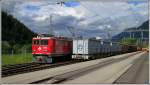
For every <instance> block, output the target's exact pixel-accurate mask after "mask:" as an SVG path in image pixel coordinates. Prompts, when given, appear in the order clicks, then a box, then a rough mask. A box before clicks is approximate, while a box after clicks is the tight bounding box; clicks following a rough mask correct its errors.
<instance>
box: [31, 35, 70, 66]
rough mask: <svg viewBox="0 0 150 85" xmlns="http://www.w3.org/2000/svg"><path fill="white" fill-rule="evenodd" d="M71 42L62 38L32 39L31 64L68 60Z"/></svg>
mask: <svg viewBox="0 0 150 85" xmlns="http://www.w3.org/2000/svg"><path fill="white" fill-rule="evenodd" d="M71 54H72V40H71V39H68V38H64V37H35V38H33V39H32V55H33V62H39V63H52V62H53V61H54V60H57V59H59V58H60V59H61V60H62V59H69V58H71Z"/></svg>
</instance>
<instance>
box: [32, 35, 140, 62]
mask: <svg viewBox="0 0 150 85" xmlns="http://www.w3.org/2000/svg"><path fill="white" fill-rule="evenodd" d="M134 51H137V46H131V45H124V44H119V43H114V42H106V41H102V40H97V39H73V40H72V39H69V38H65V37H34V38H33V39H32V55H33V62H38V63H53V62H54V61H55V60H60V61H61V59H66V60H71V59H84V60H90V59H95V58H104V57H108V56H112V55H117V54H122V53H128V52H134Z"/></svg>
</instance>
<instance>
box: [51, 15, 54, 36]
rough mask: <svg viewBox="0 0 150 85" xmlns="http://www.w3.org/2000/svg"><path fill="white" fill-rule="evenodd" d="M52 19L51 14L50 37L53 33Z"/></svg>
mask: <svg viewBox="0 0 150 85" xmlns="http://www.w3.org/2000/svg"><path fill="white" fill-rule="evenodd" d="M52 18H53V14H50V35H52V36H53V35H54V32H53V26H52Z"/></svg>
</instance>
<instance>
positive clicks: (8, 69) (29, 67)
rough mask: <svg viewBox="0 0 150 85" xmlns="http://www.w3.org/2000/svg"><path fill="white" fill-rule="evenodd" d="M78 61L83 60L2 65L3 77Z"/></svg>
mask: <svg viewBox="0 0 150 85" xmlns="http://www.w3.org/2000/svg"><path fill="white" fill-rule="evenodd" d="M77 62H82V61H81V60H71V61H64V62H59V63H54V64H40V63H24V64H16V65H7V66H2V77H7V76H11V75H16V74H21V73H28V72H33V71H38V70H42V69H48V68H54V67H58V66H62V65H68V64H73V63H77Z"/></svg>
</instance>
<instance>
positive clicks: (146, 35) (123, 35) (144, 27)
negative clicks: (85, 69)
mask: <svg viewBox="0 0 150 85" xmlns="http://www.w3.org/2000/svg"><path fill="white" fill-rule="evenodd" d="M140 29H142V30H148V29H149V21H146V22H144V23H143V24H142V25H141V26H139V27H137V28H128V29H126V30H124V31H133V32H132V34H131V35H132V37H133V35H134V38H136V39H139V38H141V33H140V32H134V30H140ZM129 37H130V35H129V33H126V32H121V33H119V34H118V35H115V36H113V37H112V39H113V40H115V39H117V40H121V39H123V38H129ZM143 37H144V38H149V31H145V32H144V33H143Z"/></svg>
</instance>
